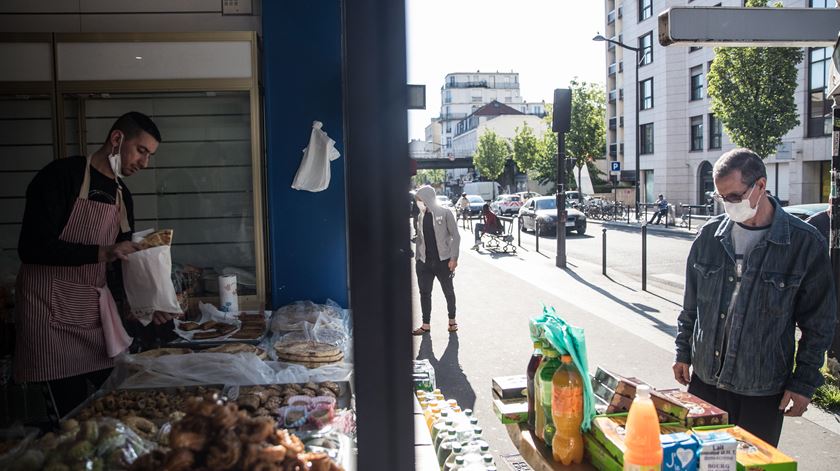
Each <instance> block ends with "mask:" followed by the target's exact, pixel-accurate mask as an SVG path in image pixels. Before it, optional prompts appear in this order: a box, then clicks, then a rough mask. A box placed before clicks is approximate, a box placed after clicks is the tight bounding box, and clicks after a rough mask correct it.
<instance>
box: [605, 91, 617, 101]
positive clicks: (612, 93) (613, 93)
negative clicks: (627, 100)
mask: <svg viewBox="0 0 840 471" xmlns="http://www.w3.org/2000/svg"><path fill="white" fill-rule="evenodd" d="M617 99H618V90H615V89H613V90H610V92H609V93H608V94H607V100H608V101H609V102H610V103H615V101H616V100H617Z"/></svg>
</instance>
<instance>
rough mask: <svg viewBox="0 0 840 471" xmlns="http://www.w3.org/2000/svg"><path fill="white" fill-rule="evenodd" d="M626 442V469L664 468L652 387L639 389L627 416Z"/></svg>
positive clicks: (652, 470)
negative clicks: (652, 399)
mask: <svg viewBox="0 0 840 471" xmlns="http://www.w3.org/2000/svg"><path fill="white" fill-rule="evenodd" d="M626 430H627V432H626V435H625V437H624V444H625V445H626V446H627V449H626V451H625V452H624V469H625V470H629V471H658V470H659V469H661V467H662V443H661V442H660V441H659V419H658V417H657V415H656V409H655V408H654V406H653V402H652V401H651V400H650V386H647V385H640V386H638V387H637V388H636V398H635V399H634V400H633V404H632V405H631V406H630V414H628V416H627V427H626Z"/></svg>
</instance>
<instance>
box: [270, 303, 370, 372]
mask: <svg viewBox="0 0 840 471" xmlns="http://www.w3.org/2000/svg"><path fill="white" fill-rule="evenodd" d="M271 331H272V333H273V335H272V338H271V345H269V346H268V347H270V348H267V350H269V352H270V353H269V354H270V356H271V357H272V359H276V360H278V361H283V362H291V363H297V364H303V365H305V366H307V367H309V368H319V367H323V366H324V365H329V364H332V363H350V364H352V361H353V360H352V342H351V329H350V314H349V311H347V310H343V309H341V308H340V307H339V306H338V305H337V304H336V303H334V302H333V301H327V304H315V303H313V302H311V301H298V302H296V303H293V304H290V305H288V306H284V307H282V308H280V309H278V310H277V311H275V313H274V314H273V316H272V319H271ZM301 344H303V345H304V346H307V348H309V347H311V350H313V351H314V353H313V352H307V354H306V355H303V356H301V355H300V354H298V353H296V351H297V350H300V347H301Z"/></svg>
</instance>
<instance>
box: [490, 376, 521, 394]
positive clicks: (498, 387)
mask: <svg viewBox="0 0 840 471" xmlns="http://www.w3.org/2000/svg"><path fill="white" fill-rule="evenodd" d="M493 393H494V394H495V395H496V397H498V398H499V399H515V398H521V397H525V396H526V395H527V394H528V377H527V376H525V375H514V376H497V377H495V378H493Z"/></svg>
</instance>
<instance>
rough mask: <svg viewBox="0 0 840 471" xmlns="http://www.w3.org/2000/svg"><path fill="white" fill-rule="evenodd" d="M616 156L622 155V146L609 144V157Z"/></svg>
mask: <svg viewBox="0 0 840 471" xmlns="http://www.w3.org/2000/svg"><path fill="white" fill-rule="evenodd" d="M618 154H621V155H624V144H610V157H617V156H618Z"/></svg>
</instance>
